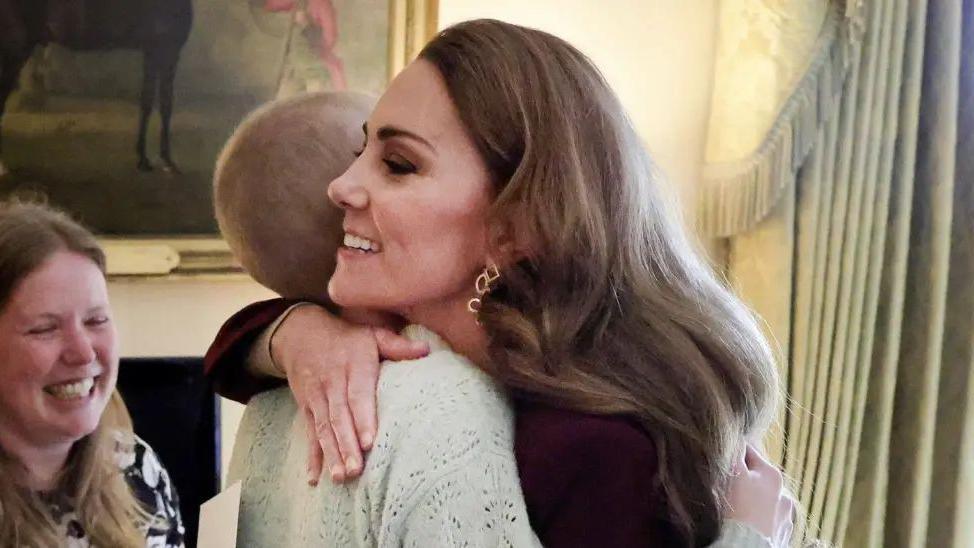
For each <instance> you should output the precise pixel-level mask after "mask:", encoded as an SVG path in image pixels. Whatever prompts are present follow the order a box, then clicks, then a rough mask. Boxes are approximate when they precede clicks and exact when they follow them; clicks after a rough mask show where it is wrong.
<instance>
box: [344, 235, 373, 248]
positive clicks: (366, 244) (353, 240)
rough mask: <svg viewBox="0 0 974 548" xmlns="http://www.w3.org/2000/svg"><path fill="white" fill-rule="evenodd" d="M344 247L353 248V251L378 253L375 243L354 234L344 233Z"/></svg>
mask: <svg viewBox="0 0 974 548" xmlns="http://www.w3.org/2000/svg"><path fill="white" fill-rule="evenodd" d="M343 243H344V244H345V247H353V248H355V249H361V250H363V251H375V252H377V251H379V249H380V247H379V244H378V243H377V242H373V241H372V240H369V239H366V238H362V237H361V236H356V235H354V234H349V233H347V232H346V233H345V241H344V242H343Z"/></svg>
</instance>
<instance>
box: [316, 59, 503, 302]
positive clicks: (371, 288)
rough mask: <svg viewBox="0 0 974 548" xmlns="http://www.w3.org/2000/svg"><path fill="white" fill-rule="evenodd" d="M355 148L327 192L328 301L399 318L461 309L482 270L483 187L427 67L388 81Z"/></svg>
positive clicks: (475, 157)
mask: <svg viewBox="0 0 974 548" xmlns="http://www.w3.org/2000/svg"><path fill="white" fill-rule="evenodd" d="M364 143H365V144H364V147H363V149H362V152H361V154H360V155H359V157H358V159H357V160H356V161H355V162H354V163H353V164H352V166H351V167H349V168H348V170H347V171H346V172H345V173H344V174H342V175H341V176H339V177H338V178H337V179H335V180H334V181H333V182H332V183H331V185H330V186H329V189H328V195H329V197H330V198H331V200H332V201H333V202H335V203H336V204H338V205H339V206H340V207H342V208H343V209H344V210H345V219H344V230H345V242H344V244H345V245H343V246H342V247H341V248H340V249H339V251H338V261H337V266H336V269H335V273H334V275H333V276H332V278H331V281H330V283H329V285H328V291H329V294H330V296H331V298H332V299H333V300H334V301H335V302H336V303H338V304H339V305H342V306H345V307H361V308H370V309H376V310H383V311H389V312H397V313H400V314H404V315H406V316H407V317H408V316H409V312H410V310H411V309H413V307H415V306H430V305H433V306H437V305H455V304H457V303H459V302H462V303H464V304H465V303H466V301H467V300H468V299H469V298H470V297H471V296H472V294H473V290H474V288H473V281H474V278H476V276H477V274H478V273H479V272H480V271H481V270H483V268H484V265H485V262H486V254H487V245H486V244H487V240H486V235H487V231H486V218H487V211H488V208H489V206H490V203H491V198H492V193H491V183H490V177H489V174H488V172H487V168H486V166H485V165H484V162H483V160H482V159H481V158H480V155H479V154H478V153H477V150H476V149H475V148H474V144H473V142H472V141H471V140H470V138H469V137H468V136H467V133H466V130H465V129H464V127H463V125H462V123H461V122H460V118H459V116H458V115H457V112H456V109H455V107H454V105H453V102H452V101H451V99H450V97H449V95H448V93H447V89H446V86H445V84H444V83H443V80H442V78H441V76H440V74H439V72H438V71H437V70H436V68H435V67H434V66H433V65H432V64H430V63H429V62H427V61H424V60H419V61H416V62H413V63H412V64H411V65H409V66H408V67H407V68H406V69H405V70H404V71H403V72H402V73H401V74H400V75H399V76H398V77H397V78H396V79H395V80H394V81H393V82H392V84H391V85H390V86H389V89H388V91H386V93H385V94H384V95H383V96H382V98H381V99H380V100H379V103H378V104H377V105H376V107H375V110H374V111H373V112H372V115H371V116H370V118H369V120H368V122H367V124H366V127H365V135H364Z"/></svg>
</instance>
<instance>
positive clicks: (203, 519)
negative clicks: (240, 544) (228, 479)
mask: <svg viewBox="0 0 974 548" xmlns="http://www.w3.org/2000/svg"><path fill="white" fill-rule="evenodd" d="M239 513H240V482H239V481H238V482H235V483H234V484H233V485H231V486H230V487H227V488H226V489H224V490H223V491H221V492H220V494H218V495H217V496H215V497H213V498H211V499H210V500H208V501H206V502H204V503H203V504H202V505H201V506H200V528H199V535H198V536H197V537H196V539H197V546H199V548H236V546H237V518H238V517H239Z"/></svg>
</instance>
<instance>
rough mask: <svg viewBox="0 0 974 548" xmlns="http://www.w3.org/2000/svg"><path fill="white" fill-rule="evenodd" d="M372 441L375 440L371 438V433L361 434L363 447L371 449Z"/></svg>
mask: <svg viewBox="0 0 974 548" xmlns="http://www.w3.org/2000/svg"><path fill="white" fill-rule="evenodd" d="M373 441H375V440H373V439H372V434H362V447H363V448H365V449H371V448H372V442H373Z"/></svg>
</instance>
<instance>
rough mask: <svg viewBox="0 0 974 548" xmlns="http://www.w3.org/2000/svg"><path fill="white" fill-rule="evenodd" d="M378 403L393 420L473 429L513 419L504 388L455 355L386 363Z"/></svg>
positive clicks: (448, 353)
mask: <svg viewBox="0 0 974 548" xmlns="http://www.w3.org/2000/svg"><path fill="white" fill-rule="evenodd" d="M378 399H379V401H378V403H379V411H380V413H383V411H385V414H387V415H389V416H402V415H403V414H406V415H422V416H423V417H427V418H430V417H437V418H445V417H456V418H457V419H462V421H463V422H465V423H467V424H478V423H479V422H481V421H486V422H494V421H496V420H500V419H504V420H513V414H512V411H511V408H510V403H509V401H508V399H507V395H506V392H505V390H504V389H503V387H501V386H500V385H498V384H497V383H496V382H495V381H494V380H493V379H491V378H490V377H489V376H488V375H487V374H486V373H484V372H483V371H481V370H480V369H479V368H478V367H477V366H476V365H474V364H473V363H472V362H471V361H470V360H468V359H467V358H465V357H463V356H461V355H459V354H457V353H455V352H453V351H450V350H436V351H433V352H431V353H430V354H429V355H428V356H426V357H424V358H420V359H418V360H408V361H401V362H386V363H385V364H383V368H382V373H381V374H380V377H379V393H378ZM450 422H453V421H450ZM381 424H382V423H381V421H380V426H381ZM417 424H422V422H420V423H417Z"/></svg>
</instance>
